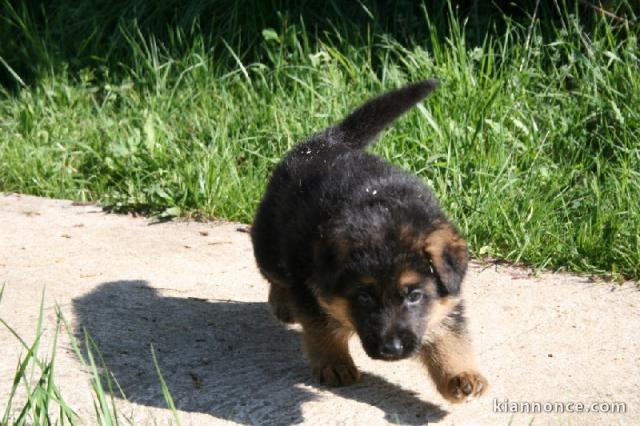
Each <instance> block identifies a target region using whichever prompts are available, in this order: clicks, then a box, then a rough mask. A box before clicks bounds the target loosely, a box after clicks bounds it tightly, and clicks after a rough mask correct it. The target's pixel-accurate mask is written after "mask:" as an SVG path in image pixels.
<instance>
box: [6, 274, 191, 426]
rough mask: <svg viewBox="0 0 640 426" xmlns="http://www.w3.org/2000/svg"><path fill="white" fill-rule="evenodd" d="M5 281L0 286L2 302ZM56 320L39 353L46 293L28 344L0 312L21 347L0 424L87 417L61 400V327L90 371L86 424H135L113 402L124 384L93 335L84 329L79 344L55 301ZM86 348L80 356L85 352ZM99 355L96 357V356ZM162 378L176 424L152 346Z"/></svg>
mask: <svg viewBox="0 0 640 426" xmlns="http://www.w3.org/2000/svg"><path fill="white" fill-rule="evenodd" d="M3 292H4V285H3V286H2V287H0V302H1V301H2V294H3ZM55 313H56V325H55V329H54V331H53V339H52V343H51V348H50V350H49V351H48V352H45V353H44V354H41V343H42V341H41V340H42V336H43V334H44V333H45V329H44V327H43V314H44V292H43V294H42V299H41V301H40V309H39V314H38V321H37V323H36V326H35V338H34V340H33V342H32V343H31V344H29V343H27V342H26V341H25V340H24V339H23V338H22V337H20V335H19V334H18V333H17V332H16V331H15V330H14V328H13V327H11V325H10V324H9V323H8V322H7V321H5V320H4V319H2V318H1V317H0V325H1V326H2V327H4V328H5V329H6V330H8V331H9V332H10V333H11V334H12V335H13V336H14V337H15V338H16V339H17V340H18V341H19V342H20V345H21V346H22V351H23V353H22V354H20V356H19V359H18V361H17V366H16V373H15V375H14V377H13V383H12V386H11V390H10V392H9V395H8V397H7V400H6V402H4V401H3V402H2V403H3V404H4V406H0V425H9V424H11V425H19V426H22V425H53V424H59V425H65V424H70V425H76V424H85V423H86V422H88V421H89V419H83V418H81V417H80V416H79V415H78V413H77V412H76V411H75V410H73V408H72V407H70V405H69V404H68V403H67V402H66V401H65V399H64V396H63V392H62V391H61V390H60V387H59V386H58V383H57V381H56V374H55V365H56V352H57V350H58V337H59V336H60V333H61V331H62V329H63V328H64V331H66V333H67V336H68V337H69V340H70V342H71V346H72V348H73V351H74V352H75V354H76V356H77V358H78V360H79V362H80V365H82V367H83V368H84V369H85V371H87V372H88V373H89V384H90V389H91V391H92V397H93V408H94V414H95V417H93V418H92V419H90V420H91V421H90V422H89V423H91V424H98V425H101V426H107V425H109V426H110V425H119V424H121V422H124V423H126V424H131V425H132V424H134V422H133V420H132V419H130V418H129V417H127V416H126V415H125V414H123V413H122V412H120V411H119V410H118V408H117V407H116V403H115V399H114V398H115V396H116V395H117V396H118V397H120V398H123V399H125V400H126V396H125V394H124V392H123V391H122V389H120V387H119V386H118V383H117V381H116V380H115V377H112V376H111V373H110V372H109V370H108V368H107V366H106V364H105V363H104V360H103V359H102V355H101V354H100V350H99V348H98V347H97V346H96V344H95V342H94V341H93V339H91V336H90V335H89V334H88V333H87V332H86V331H85V332H84V336H85V341H84V344H80V343H79V342H78V341H77V340H76V338H75V336H74V334H73V333H74V331H73V329H72V328H70V326H69V323H68V322H67V321H66V320H65V318H64V316H63V315H62V312H61V311H60V309H59V307H57V306H56V309H55ZM83 353H84V355H83ZM96 356H97V359H96ZM151 361H152V362H153V363H154V365H155V368H156V372H157V374H158V378H159V380H160V385H161V388H162V393H163V395H164V398H165V401H166V403H167V408H169V409H170V410H171V412H172V414H173V420H174V422H175V424H177V425H180V419H179V417H178V413H177V411H176V408H175V406H174V404H173V400H172V398H171V394H170V393H169V389H168V388H167V385H166V383H165V381H164V378H163V377H162V373H161V371H160V368H159V366H158V361H157V359H156V355H155V351H154V350H153V347H152V348H151V359H150V362H151ZM16 396H18V397H22V398H21V400H24V401H23V402H21V403H20V405H19V406H16V405H15V402H16V400H17V398H16Z"/></svg>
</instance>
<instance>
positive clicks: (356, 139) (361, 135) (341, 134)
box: [329, 80, 438, 149]
mask: <svg viewBox="0 0 640 426" xmlns="http://www.w3.org/2000/svg"><path fill="white" fill-rule="evenodd" d="M437 86H438V81H437V80H423V81H419V82H417V83H413V84H409V85H407V86H404V87H402V88H400V89H396V90H392V91H390V92H387V93H384V94H382V95H380V96H377V97H375V98H373V99H371V100H370V101H368V102H366V103H365V104H364V105H362V106H361V107H360V108H358V109H356V110H355V111H354V112H352V113H351V114H349V116H347V118H345V119H344V120H343V121H342V122H341V123H340V124H338V125H337V126H334V127H332V128H331V129H329V132H330V134H331V136H332V137H333V138H335V139H337V140H338V141H340V142H342V143H345V144H347V145H349V146H350V147H352V148H356V149H362V148H364V147H366V146H367V145H369V144H371V143H373V142H374V141H375V139H376V137H377V136H378V134H379V133H380V132H381V131H383V130H384V129H385V128H386V127H388V126H389V125H391V123H393V122H394V121H395V120H396V119H397V118H398V117H400V116H401V115H402V114H404V113H405V112H407V110H409V108H411V107H412V106H414V105H415V104H417V103H418V102H420V101H421V100H422V99H424V98H425V97H427V95H429V94H430V93H431V92H432V91H433V90H434V89H435V88H436V87H437Z"/></svg>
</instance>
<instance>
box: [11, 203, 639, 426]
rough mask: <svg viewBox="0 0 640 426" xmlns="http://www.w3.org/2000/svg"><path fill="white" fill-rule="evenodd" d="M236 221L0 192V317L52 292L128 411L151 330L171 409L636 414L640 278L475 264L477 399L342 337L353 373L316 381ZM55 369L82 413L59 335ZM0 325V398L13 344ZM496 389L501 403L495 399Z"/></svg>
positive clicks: (28, 318)
mask: <svg viewBox="0 0 640 426" xmlns="http://www.w3.org/2000/svg"><path fill="white" fill-rule="evenodd" d="M238 227H239V225H236V224H230V223H220V224H202V223H193V222H190V223H165V224H156V225H150V224H149V221H148V220H147V219H143V218H132V217H128V216H119V215H107V214H104V213H103V212H101V210H100V209H99V208H97V207H95V206H72V204H71V202H69V201H60V200H50V199H43V198H36V197H29V196H18V195H4V196H0V285H1V283H3V282H4V283H6V289H5V292H4V298H3V300H2V303H1V304H0V317H1V318H3V319H4V320H6V321H7V322H8V323H9V324H10V325H12V326H13V327H15V329H16V331H17V332H18V333H19V334H21V335H22V336H23V338H25V339H27V340H29V339H32V338H33V337H34V330H35V324H36V319H37V314H38V304H39V301H40V298H41V295H42V291H43V288H46V296H45V297H46V299H45V309H46V311H45V327H46V330H47V333H46V334H45V338H46V339H45V343H47V342H48V340H47V339H50V338H51V334H52V331H53V327H54V325H55V314H54V309H53V308H54V305H55V302H57V303H58V304H60V305H61V307H62V310H63V312H64V314H65V316H66V317H67V319H69V320H70V321H71V323H72V325H73V327H74V330H76V333H78V335H80V334H81V330H82V329H83V328H86V329H87V330H88V331H89V332H90V333H91V335H92V336H93V338H94V339H95V341H96V342H97V344H98V346H99V348H100V350H101V351H102V354H103V355H104V358H105V360H106V363H107V365H108V366H109V367H110V369H111V370H112V372H113V374H114V375H115V377H116V378H117V379H118V381H119V383H120V385H121V386H122V388H123V389H124V391H125V392H126V394H127V396H128V398H129V401H124V400H121V399H118V401H119V405H120V407H121V408H122V410H123V412H125V413H127V414H130V415H131V417H132V418H133V419H134V420H135V421H136V423H138V424H144V423H152V422H153V421H154V419H155V420H163V419H166V418H168V416H169V413H168V411H167V410H166V409H165V408H164V407H165V403H164V399H163V397H162V393H161V390H160V386H159V383H158V379H157V376H156V374H155V371H154V367H153V364H152V360H151V355H150V351H149V344H150V343H153V344H154V346H155V348H156V349H157V353H158V358H159V363H160V366H161V368H162V371H163V373H164V376H165V379H166V381H167V384H168V386H169V388H170V390H171V392H172V395H173V398H174V401H175V403H176V405H177V407H178V408H179V410H180V417H181V420H182V423H183V424H213V423H219V422H221V421H223V420H230V421H235V422H238V423H244V424H249V423H250V424H253V423H269V424H272V423H275V424H283V423H297V422H305V423H309V424H337V423H347V424H356V423H357V424H368V425H372V424H381V423H386V422H397V423H409V424H423V423H426V422H427V421H441V422H444V423H446V424H453V423H455V424H464V423H468V422H471V423H491V424H495V423H499V424H506V423H508V422H509V421H513V424H528V422H529V421H531V419H534V424H549V423H554V424H555V423H557V422H558V421H560V422H562V423H565V424H566V423H573V424H589V423H590V424H596V423H602V422H604V423H608V424H612V423H616V424H617V423H620V422H622V423H626V424H638V423H640V392H638V388H639V387H640V337H639V332H640V292H639V291H638V287H637V286H636V285H635V284H633V283H628V284H626V285H623V286H620V285H612V284H608V283H592V282H589V280H587V279H585V278H582V277H575V276H571V275H566V274H543V275H542V276H541V277H537V278H534V277H530V276H528V274H527V273H526V271H525V270H522V269H515V268H510V267H496V266H481V265H478V264H473V265H472V268H471V271H470V273H469V275H468V278H467V280H466V297H467V300H468V306H469V309H468V311H469V316H470V319H471V320H470V322H471V329H472V335H473V338H474V341H475V346H476V349H477V352H478V357H479V362H480V365H481V366H482V370H483V372H484V373H485V375H486V376H487V378H488V379H489V380H490V382H491V390H490V392H489V394H488V395H487V396H486V397H484V398H483V399H482V400H480V401H477V402H472V403H469V404H465V405H461V406H451V405H449V404H447V403H446V402H445V401H443V400H442V399H441V398H440V397H439V396H438V394H437V393H436V391H435V390H434V388H433V386H432V385H431V383H430V381H429V379H428V377H427V375H426V372H425V371H423V370H422V369H421V367H420V366H419V365H418V364H417V363H415V362H413V361H402V362H397V363H383V362H377V361H372V360H370V359H368V358H367V357H366V355H365V354H364V353H363V351H362V350H361V348H360V346H359V342H358V341H357V340H355V339H354V340H352V342H351V343H352V348H353V353H354V358H355V360H356V364H357V365H358V366H359V367H360V368H361V370H362V371H363V372H364V375H363V380H362V382H361V383H359V384H357V385H355V386H352V387H349V388H344V389H328V388H324V387H322V386H319V385H316V384H315V383H314V382H313V381H312V380H311V379H310V377H309V371H308V369H307V367H306V365H305V362H304V360H303V359H302V357H301V355H300V348H299V344H298V339H297V336H296V335H297V329H296V328H295V327H294V328H290V329H287V328H285V327H283V326H281V325H280V324H279V323H277V322H276V320H275V319H274V318H273V317H272V316H271V314H270V312H269V310H268V307H267V305H266V303H265V301H266V299H267V287H266V285H265V282H264V281H263V280H262V279H261V277H260V276H259V274H258V273H257V271H256V268H255V265H254V261H253V256H252V251H251V244H250V242H249V238H248V235H247V234H246V233H242V232H238V231H237V228H238ZM59 348H60V349H59V352H58V355H57V356H58V362H57V364H56V368H57V378H58V382H59V383H60V385H61V387H62V391H63V394H64V395H65V397H66V400H67V402H68V403H69V404H70V405H71V406H72V407H74V408H76V409H77V411H79V412H80V414H81V415H83V416H84V417H85V418H86V419H91V418H92V417H93V416H92V412H93V408H92V405H91V395H90V391H89V385H88V380H87V377H88V375H87V374H86V372H84V371H83V370H82V368H81V364H80V363H79V361H78V360H77V358H76V356H75V355H74V353H73V352H72V351H71V349H70V346H69V342H68V339H62V341H61V342H59ZM22 352H23V351H21V349H20V346H19V344H18V342H17V341H16V339H15V338H14V337H13V336H12V335H10V334H9V332H8V331H7V330H6V329H4V328H0V407H4V403H5V401H6V396H7V393H8V391H9V388H10V385H11V379H12V377H13V374H14V371H15V366H16V363H17V361H18V357H19V355H20V354H21V353H22ZM506 399H508V400H510V401H519V402H582V403H587V404H588V403H592V402H624V403H626V411H627V412H626V414H624V415H620V414H595V413H588V414H585V413H583V414H575V413H574V414H567V413H565V414H558V413H543V414H512V413H502V412H494V411H496V410H495V409H496V408H497V411H503V410H504V409H505V406H504V401H505V400H506ZM496 401H497V402H498V403H499V404H497V407H496Z"/></svg>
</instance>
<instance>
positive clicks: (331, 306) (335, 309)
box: [318, 297, 355, 330]
mask: <svg viewBox="0 0 640 426" xmlns="http://www.w3.org/2000/svg"><path fill="white" fill-rule="evenodd" d="M318 303H319V304H320V306H321V307H322V309H323V310H324V311H325V312H326V313H327V314H329V316H331V317H332V318H333V319H335V320H336V321H338V322H339V323H340V324H341V325H342V326H344V327H347V328H349V329H352V330H353V329H355V327H354V325H353V321H352V320H351V315H350V314H349V302H347V299H345V298H343V297H331V298H327V297H319V298H318Z"/></svg>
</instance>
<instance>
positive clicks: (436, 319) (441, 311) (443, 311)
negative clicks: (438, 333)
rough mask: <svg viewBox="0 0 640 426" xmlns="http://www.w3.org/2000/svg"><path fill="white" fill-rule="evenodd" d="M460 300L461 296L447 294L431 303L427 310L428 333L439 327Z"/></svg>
mask: <svg viewBox="0 0 640 426" xmlns="http://www.w3.org/2000/svg"><path fill="white" fill-rule="evenodd" d="M459 302H460V298H459V297H453V296H445V297H440V298H436V299H435V300H433V301H432V302H431V303H430V304H429V310H428V311H427V312H428V317H427V333H429V332H430V330H433V329H437V328H438V327H439V326H440V325H441V324H442V322H443V320H444V319H445V318H447V316H448V315H449V314H450V313H451V311H452V310H453V309H454V308H455V307H456V305H457V304H458V303H459Z"/></svg>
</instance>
